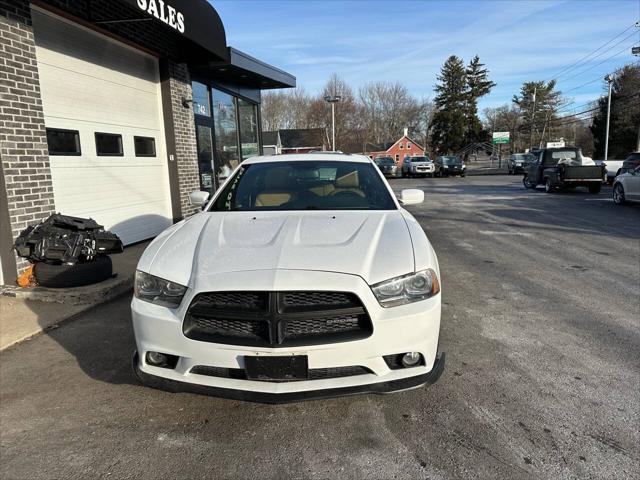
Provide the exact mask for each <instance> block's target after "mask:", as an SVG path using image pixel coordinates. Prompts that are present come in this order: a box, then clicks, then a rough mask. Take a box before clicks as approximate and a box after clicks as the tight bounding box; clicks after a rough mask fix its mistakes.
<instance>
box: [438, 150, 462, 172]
mask: <svg viewBox="0 0 640 480" xmlns="http://www.w3.org/2000/svg"><path fill="white" fill-rule="evenodd" d="M436 168H437V169H438V174H439V175H440V176H441V177H448V176H449V175H460V176H461V177H464V176H465V175H466V174H467V166H466V165H465V163H464V162H463V161H462V159H461V158H460V157H457V156H455V155H448V156H447V155H445V156H440V157H437V158H436Z"/></svg>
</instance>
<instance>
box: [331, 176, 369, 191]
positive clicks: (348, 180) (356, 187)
mask: <svg viewBox="0 0 640 480" xmlns="http://www.w3.org/2000/svg"><path fill="white" fill-rule="evenodd" d="M334 185H335V190H334V191H333V192H331V195H336V194H338V193H340V192H353V193H355V194H356V195H359V196H361V197H364V196H365V195H364V192H363V191H362V190H360V179H359V178H358V171H357V170H353V171H351V172H349V173H347V174H345V175H342V176H341V177H338V178H336V181H335V182H334Z"/></svg>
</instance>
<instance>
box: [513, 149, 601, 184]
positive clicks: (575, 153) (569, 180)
mask: <svg viewBox="0 0 640 480" xmlns="http://www.w3.org/2000/svg"><path fill="white" fill-rule="evenodd" d="M604 177H605V167H604V165H595V164H593V165H583V164H582V151H581V150H580V149H579V148H575V147H562V148H545V149H542V150H541V151H540V152H539V154H538V156H537V157H536V158H535V159H534V160H533V161H532V162H531V163H530V164H529V166H528V167H527V170H526V172H525V175H524V178H523V179H522V183H523V184H524V186H525V188H536V187H537V186H538V185H544V187H545V191H546V192H547V193H551V192H553V191H556V190H564V189H573V188H576V187H579V186H582V187H587V189H588V190H589V193H594V194H595V193H599V192H600V189H601V188H602V182H603V180H604Z"/></svg>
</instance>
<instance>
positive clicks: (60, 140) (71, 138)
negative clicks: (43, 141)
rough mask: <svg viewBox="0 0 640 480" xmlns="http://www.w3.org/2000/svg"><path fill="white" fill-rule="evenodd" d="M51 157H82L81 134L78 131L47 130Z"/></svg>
mask: <svg viewBox="0 0 640 480" xmlns="http://www.w3.org/2000/svg"><path fill="white" fill-rule="evenodd" d="M47 146H48V147H49V155H80V153H81V152H80V133H79V132H78V131H77V130H63V129H61V128H47Z"/></svg>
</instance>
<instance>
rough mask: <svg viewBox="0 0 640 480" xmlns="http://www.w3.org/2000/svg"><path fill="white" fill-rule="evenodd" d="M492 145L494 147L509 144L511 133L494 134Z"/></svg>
mask: <svg viewBox="0 0 640 480" xmlns="http://www.w3.org/2000/svg"><path fill="white" fill-rule="evenodd" d="M491 143H493V144H494V145H498V144H501V143H509V132H493V139H492V140H491Z"/></svg>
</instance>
